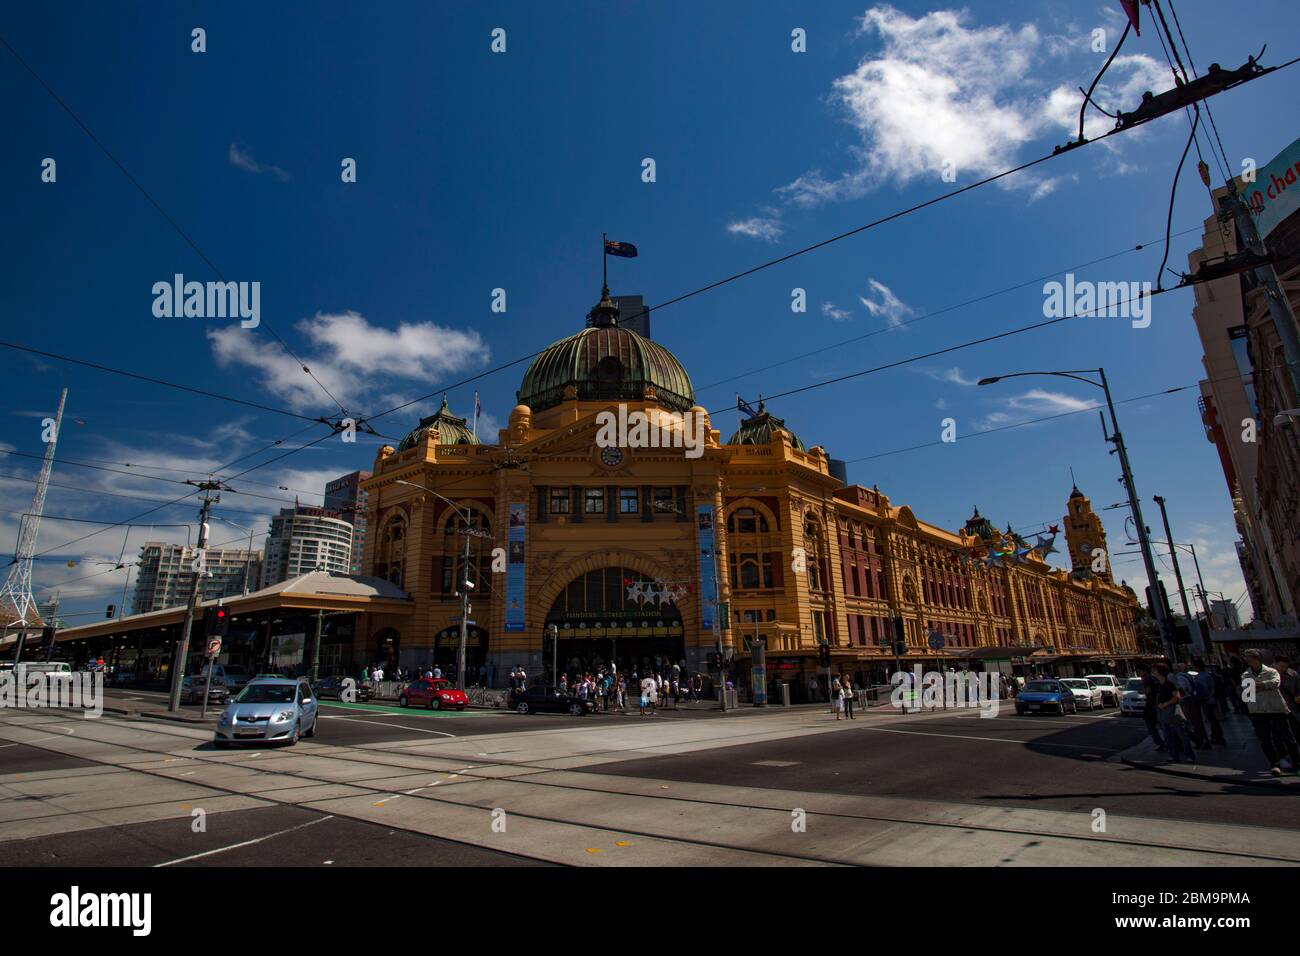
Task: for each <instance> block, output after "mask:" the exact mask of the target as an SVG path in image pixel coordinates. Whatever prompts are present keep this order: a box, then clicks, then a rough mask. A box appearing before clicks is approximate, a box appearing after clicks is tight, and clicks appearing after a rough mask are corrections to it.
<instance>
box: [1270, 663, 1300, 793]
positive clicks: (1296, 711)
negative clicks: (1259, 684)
mask: <svg viewBox="0 0 1300 956" xmlns="http://www.w3.org/2000/svg"><path fill="white" fill-rule="evenodd" d="M1273 666H1274V667H1275V668H1276V669H1277V673H1278V676H1279V677H1280V678H1281V679H1282V684H1281V688H1282V696H1283V697H1284V698H1286V704H1287V706H1288V707H1290V708H1291V733H1292V734H1293V735H1294V736H1295V738H1296V740H1297V741H1300V672H1297V671H1296V669H1295V662H1294V661H1292V660H1291V658H1290V657H1289V656H1286V655H1282V654H1279V655H1277V656H1276V657H1274V659H1273ZM1297 769H1300V768H1297Z"/></svg>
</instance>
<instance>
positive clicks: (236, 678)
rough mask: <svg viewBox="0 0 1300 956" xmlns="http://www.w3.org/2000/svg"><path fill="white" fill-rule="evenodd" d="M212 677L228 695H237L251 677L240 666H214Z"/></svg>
mask: <svg viewBox="0 0 1300 956" xmlns="http://www.w3.org/2000/svg"><path fill="white" fill-rule="evenodd" d="M212 677H213V679H214V680H215V679H218V678H219V679H220V680H221V683H223V684H225V685H226V687H227V689H228V690H229V691H230V693H232V694H238V693H239V692H240V691H241V690H243V689H244V687H245V685H247V684H248V682H249V680H251V677H252V675H250V674H249V673H248V670H247V669H246V668H245V667H244V666H243V665H241V664H214V665H213V667H212Z"/></svg>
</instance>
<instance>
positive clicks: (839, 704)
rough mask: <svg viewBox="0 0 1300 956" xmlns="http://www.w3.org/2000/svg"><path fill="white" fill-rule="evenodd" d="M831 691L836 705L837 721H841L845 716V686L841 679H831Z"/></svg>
mask: <svg viewBox="0 0 1300 956" xmlns="http://www.w3.org/2000/svg"><path fill="white" fill-rule="evenodd" d="M829 690H830V694H831V700H832V701H833V702H834V704H835V719H836V720H839V719H840V718H841V717H842V716H844V685H843V684H841V683H840V679H839V677H833V678H831V684H830V688H829Z"/></svg>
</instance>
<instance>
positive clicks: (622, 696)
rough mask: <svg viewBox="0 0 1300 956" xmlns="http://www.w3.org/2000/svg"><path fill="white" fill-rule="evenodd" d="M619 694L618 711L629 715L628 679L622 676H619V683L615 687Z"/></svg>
mask: <svg viewBox="0 0 1300 956" xmlns="http://www.w3.org/2000/svg"><path fill="white" fill-rule="evenodd" d="M614 686H615V688H616V693H617V694H618V709H619V710H620V711H622V712H623V713H625V714H626V713H627V678H625V677H624V676H623V675H622V674H619V675H618V682H617V683H616V684H615V685H614Z"/></svg>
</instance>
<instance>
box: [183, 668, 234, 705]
mask: <svg viewBox="0 0 1300 956" xmlns="http://www.w3.org/2000/svg"><path fill="white" fill-rule="evenodd" d="M207 686H208V675H207V674H206V673H203V674H190V675H188V676H187V677H185V678H183V679H182V680H181V703H182V704H201V703H203V691H204V689H205V688H206V687H207ZM229 697H230V689H229V688H228V687H226V685H225V684H224V683H223V682H222V681H220V680H218V679H217V678H215V677H214V678H213V679H212V687H211V689H209V690H208V703H210V704H222V703H225V702H226V700H227V699H228V698H229Z"/></svg>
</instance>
